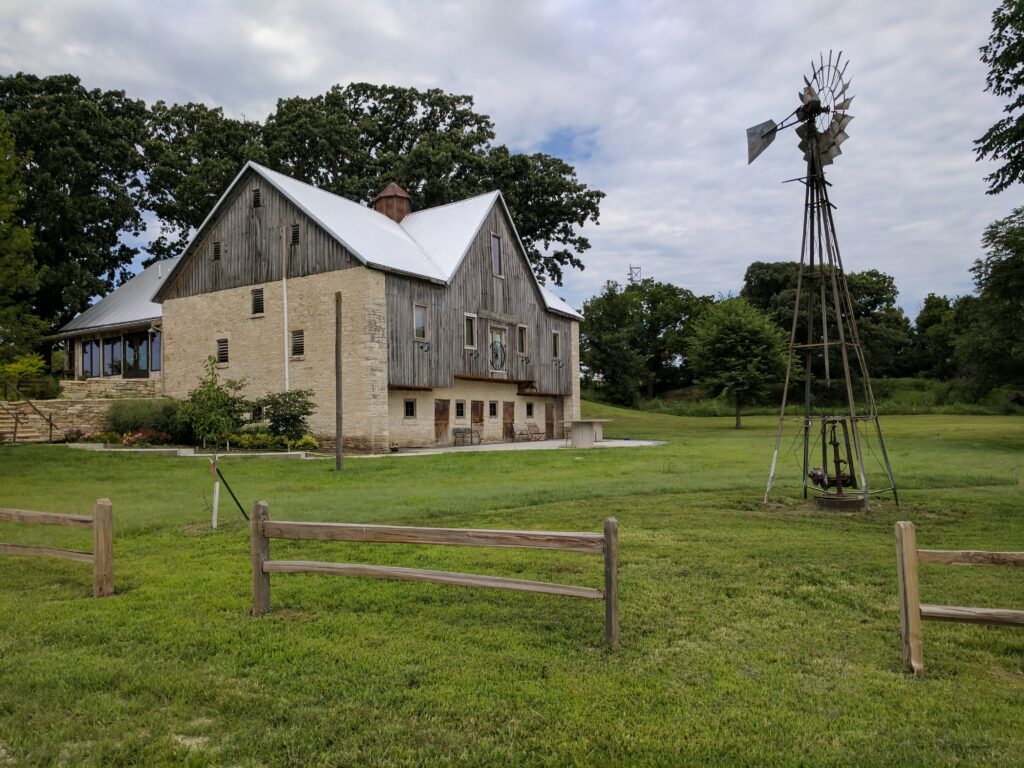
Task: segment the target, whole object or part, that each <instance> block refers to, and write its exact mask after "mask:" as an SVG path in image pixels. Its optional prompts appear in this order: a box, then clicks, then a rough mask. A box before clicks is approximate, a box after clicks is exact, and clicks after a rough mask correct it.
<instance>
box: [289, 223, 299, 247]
mask: <svg viewBox="0 0 1024 768" xmlns="http://www.w3.org/2000/svg"><path fill="white" fill-rule="evenodd" d="M289 242H290V243H291V244H292V245H298V244H299V225H298V224H292V233H291V240H289Z"/></svg>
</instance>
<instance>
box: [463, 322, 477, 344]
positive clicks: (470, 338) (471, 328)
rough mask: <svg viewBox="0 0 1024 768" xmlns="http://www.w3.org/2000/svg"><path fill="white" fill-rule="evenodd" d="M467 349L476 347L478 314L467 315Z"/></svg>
mask: <svg viewBox="0 0 1024 768" xmlns="http://www.w3.org/2000/svg"><path fill="white" fill-rule="evenodd" d="M465 347H466V349H476V315H466V341H465Z"/></svg>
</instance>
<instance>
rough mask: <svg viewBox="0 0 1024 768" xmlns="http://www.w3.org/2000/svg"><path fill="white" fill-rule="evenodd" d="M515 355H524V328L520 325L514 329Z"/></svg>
mask: <svg viewBox="0 0 1024 768" xmlns="http://www.w3.org/2000/svg"><path fill="white" fill-rule="evenodd" d="M516 354H517V355H525V354H526V326H525V325H520V326H519V327H518V328H516Z"/></svg>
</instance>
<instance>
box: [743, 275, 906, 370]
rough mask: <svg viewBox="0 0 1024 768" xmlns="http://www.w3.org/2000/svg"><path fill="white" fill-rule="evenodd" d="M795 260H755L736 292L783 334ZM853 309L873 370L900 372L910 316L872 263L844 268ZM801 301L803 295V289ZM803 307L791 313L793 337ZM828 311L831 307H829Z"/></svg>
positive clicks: (802, 320) (801, 324)
mask: <svg viewBox="0 0 1024 768" xmlns="http://www.w3.org/2000/svg"><path fill="white" fill-rule="evenodd" d="M798 272H799V265H798V264H797V263H796V262H795V261H783V262H775V263H766V262H762V261H755V262H754V263H752V264H751V265H750V266H749V267H747V271H746V274H745V275H744V278H743V288H742V289H741V290H740V296H742V297H743V298H745V299H747V301H749V302H750V303H751V304H752V305H753V306H754V307H756V308H757V309H759V310H761V311H762V312H765V313H766V314H767V315H768V316H769V317H770V318H771V319H772V320H773V321H774V322H775V324H776V325H777V326H778V327H779V328H780V329H782V330H783V331H785V333H786V334H787V335H788V334H789V332H790V329H791V328H792V323H793V303H794V302H795V301H796V282H797V274H798ZM846 282H847V284H848V286H849V288H850V296H851V298H852V300H853V313H854V318H855V319H856V321H857V329H858V331H859V333H860V339H861V342H862V343H863V345H864V351H865V355H866V356H867V361H868V366H869V369H870V371H871V374H872V375H874V376H901V375H906V374H908V373H910V372H912V371H911V368H912V367H913V360H912V355H911V354H910V351H911V347H912V344H913V338H912V333H911V328H910V320H909V319H908V318H907V316H906V315H905V314H904V312H903V310H902V309H900V307H899V306H897V304H896V297H897V296H898V295H899V291H898V290H897V289H896V282H895V280H894V279H893V278H892V276H891V275H887V274H885V273H884V272H880V271H878V270H876V269H869V270H865V271H864V272H848V273H846ZM802 301H806V294H805V295H804V298H803V299H802ZM805 309H806V307H805V306H803V305H801V311H800V316H799V317H798V318H797V338H799V339H803V338H805V337H806V333H807V330H806V327H807V325H806V324H807V314H806V311H805ZM830 311H831V309H830Z"/></svg>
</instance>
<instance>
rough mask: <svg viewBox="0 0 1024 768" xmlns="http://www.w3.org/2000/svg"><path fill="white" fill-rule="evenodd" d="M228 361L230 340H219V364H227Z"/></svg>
mask: <svg viewBox="0 0 1024 768" xmlns="http://www.w3.org/2000/svg"><path fill="white" fill-rule="evenodd" d="M227 361H228V340H227V339H217V362H218V363H226V362H227Z"/></svg>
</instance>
